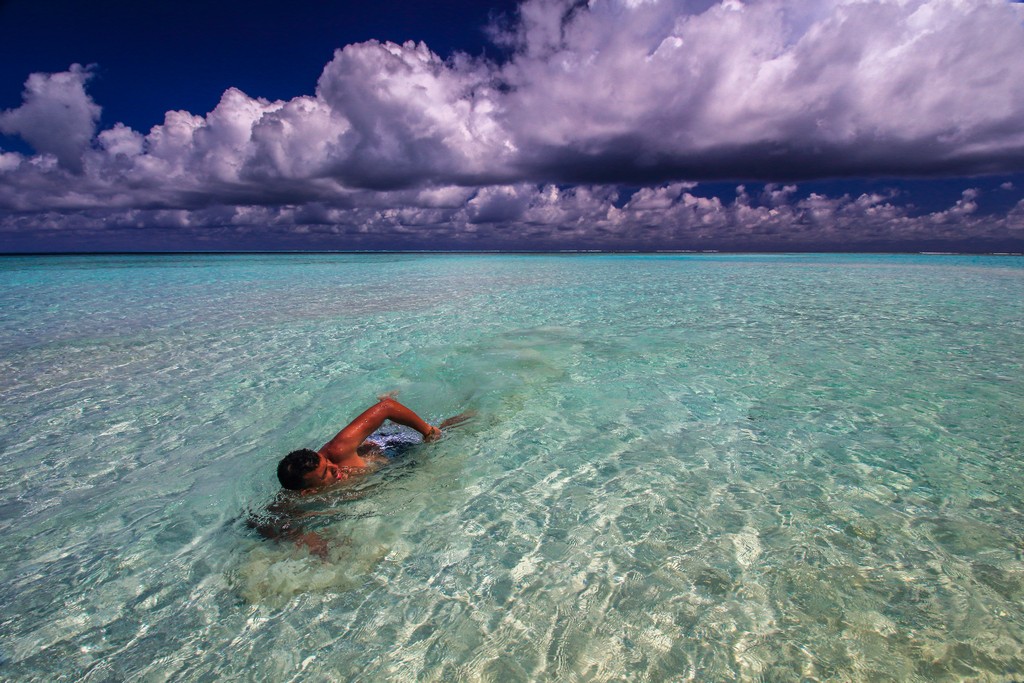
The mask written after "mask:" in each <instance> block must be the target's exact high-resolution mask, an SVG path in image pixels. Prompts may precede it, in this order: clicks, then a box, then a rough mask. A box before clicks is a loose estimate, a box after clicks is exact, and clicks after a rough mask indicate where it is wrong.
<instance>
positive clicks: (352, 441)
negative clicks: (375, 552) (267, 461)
mask: <svg viewBox="0 0 1024 683" xmlns="http://www.w3.org/2000/svg"><path fill="white" fill-rule="evenodd" d="M460 418H461V419H460ZM465 419H466V418H465V416H464V415H460V416H458V417H454V418H450V419H448V420H445V421H444V422H442V423H441V426H440V427H434V426H432V425H429V424H427V423H426V422H425V421H424V420H423V418H421V417H420V416H419V415H417V414H416V413H414V412H413V411H412V410H410V409H409V408H406V407H405V406H403V405H402V404H401V403H399V402H398V401H396V400H395V399H394V398H392V397H390V396H383V397H381V400H380V401H379V402H378V403H377V404H376V405H373V406H371V407H369V408H367V409H366V410H364V411H363V412H362V414H360V415H359V417H357V418H356V419H354V420H352V422H351V423H349V425H348V426H347V427H345V428H344V429H342V430H341V431H340V432H338V433H337V434H336V435H335V437H334V438H333V439H331V440H330V441H328V442H327V443H325V444H324V445H323V447H321V448H320V450H318V451H314V450H311V449H309V448H303V449H300V450H297V451H292V452H291V453H289V454H288V455H286V456H285V457H284V458H283V459H282V460H281V462H280V463H278V465H277V478H278V480H279V481H280V482H281V486H283V487H285V488H286V489H291V490H293V491H303V492H308V491H313V490H316V489H319V488H323V487H324V486H329V485H330V484H334V483H335V482H339V481H344V480H345V479H350V478H351V477H355V476H359V475H363V474H369V473H370V472H374V471H376V470H378V469H380V467H381V465H383V464H384V463H385V462H387V459H386V458H384V456H383V454H381V452H380V449H379V447H378V446H377V445H376V444H374V443H372V442H367V441H366V439H367V438H368V437H369V436H370V435H371V434H373V433H374V432H375V431H377V430H378V429H380V426H381V425H382V424H384V421H385V420H391V421H392V422H396V423H398V424H400V425H405V426H406V427H412V428H413V429H415V430H416V431H417V432H419V433H420V434H422V435H423V440H424V441H436V440H437V439H439V438H440V437H441V428H442V427H446V426H452V425H453V424H457V422H454V421H456V420H458V421H459V422H461V421H463V420H465Z"/></svg>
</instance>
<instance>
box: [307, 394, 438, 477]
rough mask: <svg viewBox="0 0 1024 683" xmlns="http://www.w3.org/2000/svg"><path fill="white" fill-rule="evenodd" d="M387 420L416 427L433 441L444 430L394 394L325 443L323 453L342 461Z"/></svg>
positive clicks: (321, 450)
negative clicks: (429, 422)
mask: <svg viewBox="0 0 1024 683" xmlns="http://www.w3.org/2000/svg"><path fill="white" fill-rule="evenodd" d="M385 420H391V421H392V422H397V423H398V424H400V425H404V426H406V427H412V428H413V429H415V430H416V431H417V432H419V433H420V434H422V435H423V440H424V441H433V440H434V439H437V438H439V437H440V436H441V430H440V429H438V428H437V427H433V426H431V425H429V424H427V423H426V422H425V421H424V420H423V418H421V417H420V416H419V415H417V414H416V413H414V412H413V411H412V410H410V409H409V408H406V407H405V406H403V405H402V404H401V403H399V402H398V401H396V400H395V399H393V398H391V397H387V398H383V399H382V400H381V401H380V402H378V403H377V404H375V405H373V406H370V407H369V408H367V409H366V410H364V411H363V412H362V413H361V414H360V415H359V417H357V418H356V419H354V420H352V422H350V423H349V425H348V426H347V427H345V428H344V429H342V430H341V431H340V432H338V433H337V435H335V437H334V438H333V439H331V440H330V441H328V442H327V443H326V444H324V447H323V448H321V449H320V453H321V454H322V455H323V456H325V457H327V458H329V459H330V460H332V461H334V462H338V461H340V460H342V459H344V458H346V457H348V456H349V455H351V454H353V453H355V452H356V449H357V448H359V445H360V444H361V443H363V441H365V440H366V439H367V437H369V436H370V435H371V434H373V433H374V432H375V431H377V430H378V429H379V428H380V426H381V425H382V424H384V421H385Z"/></svg>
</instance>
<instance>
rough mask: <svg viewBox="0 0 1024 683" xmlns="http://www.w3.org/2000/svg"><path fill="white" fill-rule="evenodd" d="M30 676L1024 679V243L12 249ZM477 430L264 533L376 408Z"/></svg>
mask: <svg viewBox="0 0 1024 683" xmlns="http://www.w3.org/2000/svg"><path fill="white" fill-rule="evenodd" d="M0 311H2V313H0V316H2V317H0V400H2V405H3V410H2V412H0V464H2V467H0V492H2V493H0V496H2V498H0V557H2V558H3V559H2V560H0V570H2V574H0V579H2V580H0V604H3V605H5V610H4V612H3V614H2V615H0V677H2V678H5V679H14V680H39V681H53V680H82V679H84V680H90V681H104V680H123V679H129V680H145V681H160V680H222V679H230V678H233V677H234V678H240V679H244V680H281V681H283V680H313V681H315V680H350V679H354V678H359V679H361V680H411V679H424V680H441V679H444V680H501V681H506V680H552V681H554V680H558V681H563V680H644V679H647V680H666V679H673V680H690V679H692V680H751V681H753V680H768V681H789V680H794V681H796V680H831V681H879V680H900V681H914V680H918V681H934V680H962V679H971V680H995V681H999V680H1019V679H1020V678H1022V677H1024V562H1022V553H1024V460H1022V455H1024V439H1022V437H1021V429H1020V423H1021V415H1022V413H1024V410H1022V408H1024V375H1022V373H1021V369H1022V368H1021V366H1022V357H1024V355H1022V353H1021V349H1024V315H1022V314H1024V260H1022V259H1020V258H1015V257H1000V258H997V257H987V258H986V257H951V256H943V257H925V256H724V255H723V256H634V255H628V256H585V257H584V256H562V257H559V256H529V257H525V256H495V255H486V256H399V255H379V256H369V255H360V256H347V255H283V256H195V257H182V256H167V257H156V256H146V257H124V256H117V257H58V258H42V257H30V258H4V259H0ZM393 389H397V390H399V391H400V394H399V398H400V399H401V400H403V401H404V402H405V403H407V404H408V405H410V406H411V407H413V408H414V409H416V410H418V411H419V412H420V413H421V414H423V415H424V416H425V417H427V418H428V419H430V420H433V421H439V420H440V419H443V418H444V417H447V416H449V415H452V414H455V413H458V412H461V411H463V410H467V409H475V410H477V411H478V416H477V418H476V419H475V420H474V421H473V422H471V423H470V424H468V425H466V426H464V427H462V428H460V429H459V430H454V431H452V432H451V433H450V434H449V435H448V436H447V437H446V438H445V439H444V440H443V441H442V442H440V443H438V444H434V445H431V446H427V447H421V448H419V449H417V450H414V451H413V452H412V453H411V454H409V455H408V456H407V457H406V458H405V459H404V460H402V461H400V462H399V463H396V464H395V465H394V466H392V467H390V468H389V469H387V470H385V471H383V472H380V473H378V474H376V475H373V476H372V477H370V478H369V479H367V480H365V481H363V482H362V483H361V484H360V485H359V486H357V487H356V488H355V489H354V490H352V491H348V492H344V493H339V495H337V496H336V497H329V498H323V499H321V500H319V501H314V502H313V503H312V504H313V505H315V506H316V507H317V509H318V510H319V511H321V512H325V513H327V514H324V515H321V516H319V517H318V518H317V519H316V522H315V525H314V526H315V528H317V529H318V531H319V533H321V534H322V535H323V536H324V537H325V538H327V539H328V540H329V542H330V544H331V550H330V554H329V556H328V558H327V560H326V561H324V560H321V559H320V558H318V557H316V556H310V555H309V554H308V553H307V552H305V551H303V550H300V549H297V548H295V547H292V546H290V545H280V544H274V543H270V542H265V541H261V540H260V539H259V538H258V537H257V536H255V535H254V534H253V533H252V532H251V531H249V530H248V529H247V528H246V526H245V523H244V520H245V516H246V514H247V512H248V511H249V510H259V509H261V507H262V506H263V505H266V504H267V503H269V502H270V501H272V500H273V498H274V496H275V494H276V492H277V486H276V481H275V478H274V467H275V465H276V462H277V460H278V458H279V457H280V456H281V455H282V454H283V453H285V452H287V451H288V450H291V449H293V448H297V447H302V446H309V447H314V448H316V447H319V446H320V445H321V444H322V443H323V442H324V441H325V440H326V439H328V438H329V437H330V436H332V435H333V434H334V432H335V431H336V430H337V429H338V428H340V427H341V426H343V425H344V424H345V423H346V422H347V421H348V420H349V419H350V418H351V417H352V416H354V415H355V414H357V413H358V412H359V411H360V410H362V409H363V408H364V407H365V406H366V405H368V404H369V403H371V402H372V401H373V400H374V398H375V397H376V395H377V394H379V393H382V392H384V391H387V390H393Z"/></svg>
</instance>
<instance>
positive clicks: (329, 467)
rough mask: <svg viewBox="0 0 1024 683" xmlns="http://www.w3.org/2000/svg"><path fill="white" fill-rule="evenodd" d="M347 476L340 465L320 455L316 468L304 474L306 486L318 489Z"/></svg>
mask: <svg viewBox="0 0 1024 683" xmlns="http://www.w3.org/2000/svg"><path fill="white" fill-rule="evenodd" d="M347 478H348V476H347V475H346V474H345V472H344V471H343V470H342V469H341V468H340V467H338V466H337V465H335V464H334V463H333V462H331V461H330V460H328V459H327V458H325V457H324V456H322V455H321V456H320V462H319V463H318V464H317V466H316V469H315V470H313V471H312V472H309V473H307V474H306V479H305V481H306V488H309V489H320V488H323V487H325V486H330V485H331V484H333V483H335V482H337V481H341V480H342V479H347Z"/></svg>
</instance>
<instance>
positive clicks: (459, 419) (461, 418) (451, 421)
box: [438, 410, 476, 430]
mask: <svg viewBox="0 0 1024 683" xmlns="http://www.w3.org/2000/svg"><path fill="white" fill-rule="evenodd" d="M474 417H476V411H475V410H467V411H466V412H464V413H460V414H458V415H455V416H453V417H449V418H448V419H447V420H445V421H444V422H442V423H441V424H440V425H438V426H439V427H440V428H441V429H442V430H443V429H451V428H452V427H458V426H459V425H461V424H463V423H465V422H469V421H470V420H472V419H473V418H474Z"/></svg>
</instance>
